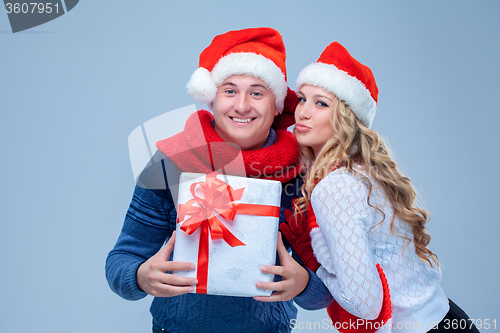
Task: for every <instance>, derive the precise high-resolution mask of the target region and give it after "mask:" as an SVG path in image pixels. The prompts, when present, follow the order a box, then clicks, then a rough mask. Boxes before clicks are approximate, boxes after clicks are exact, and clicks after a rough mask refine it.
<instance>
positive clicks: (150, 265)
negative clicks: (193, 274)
mask: <svg viewBox="0 0 500 333" xmlns="http://www.w3.org/2000/svg"><path fill="white" fill-rule="evenodd" d="M174 244H175V231H174V233H173V234H172V237H170V240H169V241H168V242H167V244H165V246H163V247H162V248H161V249H160V250H159V251H158V252H157V253H156V254H155V255H154V256H152V257H151V258H149V259H148V260H147V261H146V262H144V263H143V264H142V265H141V266H139V269H138V270H137V283H138V284H139V287H140V288H141V289H142V290H143V291H145V292H146V293H148V294H149V295H153V296H156V297H172V296H177V295H182V294H186V293H189V292H191V291H193V290H194V287H193V285H196V284H197V283H198V281H197V280H196V279H193V278H188V277H181V276H176V275H174V274H167V271H187V270H193V269H195V265H194V264H193V263H189V262H177V261H168V259H169V258H170V253H172V250H173V248H174Z"/></svg>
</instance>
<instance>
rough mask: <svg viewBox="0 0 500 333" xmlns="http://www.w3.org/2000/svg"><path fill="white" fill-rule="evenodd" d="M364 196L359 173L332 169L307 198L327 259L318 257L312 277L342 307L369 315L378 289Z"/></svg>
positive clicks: (373, 314) (378, 303)
mask: <svg viewBox="0 0 500 333" xmlns="http://www.w3.org/2000/svg"><path fill="white" fill-rule="evenodd" d="M367 197H368V190H367V188H366V186H365V185H364V183H363V182H362V181H361V180H360V179H359V178H357V177H355V176H353V175H351V174H350V173H348V172H347V171H345V172H332V173H330V174H329V175H328V176H327V177H326V178H324V179H323V180H322V181H321V182H319V183H318V185H317V186H316V187H315V189H314V191H313V193H312V197H311V203H312V207H313V209H314V213H315V215H316V221H317V223H318V226H319V228H320V230H321V233H322V235H323V237H324V239H325V243H326V247H327V253H328V254H329V258H325V257H322V256H318V261H319V262H320V264H321V265H322V267H320V268H319V269H318V271H317V274H318V276H319V277H320V278H321V279H322V280H323V282H324V283H325V285H326V286H327V288H328V289H329V290H330V292H331V293H332V295H333V297H334V298H335V300H336V301H337V302H338V303H339V304H340V305H341V306H342V308H344V309H345V310H346V311H348V312H350V313H351V314H353V315H355V316H358V317H360V318H364V319H375V318H377V316H378V315H379V313H380V309H381V307H382V298H383V293H382V284H381V281H380V276H379V274H378V272H377V269H376V261H375V260H374V258H373V253H372V249H371V248H370V244H369V241H368V235H367V232H368V228H369V226H371V225H373V221H372V217H371V214H370V207H369V206H368V204H367ZM318 250H319V249H316V248H315V249H314V251H315V253H317V254H318V253H319V252H321V251H318ZM323 250H324V249H323ZM326 260H329V262H326Z"/></svg>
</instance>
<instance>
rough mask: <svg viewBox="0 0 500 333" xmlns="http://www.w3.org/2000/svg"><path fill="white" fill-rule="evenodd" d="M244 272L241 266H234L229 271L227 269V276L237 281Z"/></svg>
mask: <svg viewBox="0 0 500 333" xmlns="http://www.w3.org/2000/svg"><path fill="white" fill-rule="evenodd" d="M242 273H243V271H242V270H241V268H238V267H232V268H230V269H229V270H228V271H227V276H228V277H229V278H230V279H231V280H233V281H235V280H238V279H239V278H240V277H241V274H242Z"/></svg>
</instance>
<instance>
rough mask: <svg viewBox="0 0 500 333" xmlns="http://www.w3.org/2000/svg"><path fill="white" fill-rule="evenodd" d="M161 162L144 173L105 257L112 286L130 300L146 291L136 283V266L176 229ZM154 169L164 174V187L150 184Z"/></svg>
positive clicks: (157, 173) (137, 298) (158, 173)
mask: <svg viewBox="0 0 500 333" xmlns="http://www.w3.org/2000/svg"><path fill="white" fill-rule="evenodd" d="M161 166H162V163H159V164H157V165H155V166H153V167H152V168H153V169H145V171H143V174H141V177H140V179H139V181H138V185H136V187H135V190H134V195H133V197H132V201H131V203H130V206H129V208H128V211H127V214H126V216H125V222H124V224H123V228H122V230H121V232H120V235H119V237H118V240H117V242H116V244H115V246H114V248H113V249H112V250H111V251H110V252H109V254H108V257H107V259H106V267H105V270H106V279H107V281H108V284H109V286H110V287H111V289H112V290H113V291H114V292H115V293H117V294H118V295H119V296H121V297H123V298H124V299H127V300H139V299H141V298H144V297H145V296H146V295H147V294H146V293H145V292H144V291H143V290H141V289H140V288H139V285H138V284H137V270H138V269H139V266H140V265H141V264H142V263H143V262H145V261H146V260H147V259H149V258H150V257H152V256H153V255H154V254H155V253H156V252H158V250H159V249H160V248H161V247H162V246H163V244H164V242H165V241H166V240H167V239H169V238H170V236H171V235H172V232H173V231H174V230H175V218H176V211H175V206H174V204H173V201H172V197H171V195H170V191H169V190H168V185H166V182H165V180H164V179H162V177H163V174H164V173H163V172H162V168H161ZM155 173H156V176H158V175H160V176H161V178H159V179H162V181H163V189H162V188H161V186H156V187H151V186H149V185H150V184H148V182H150V181H151V179H153V178H154V175H155ZM141 180H142V183H141ZM144 183H146V184H144ZM148 187H149V188H148ZM150 188H154V189H150Z"/></svg>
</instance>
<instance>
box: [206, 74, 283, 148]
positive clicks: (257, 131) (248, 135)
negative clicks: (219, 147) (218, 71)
mask: <svg viewBox="0 0 500 333" xmlns="http://www.w3.org/2000/svg"><path fill="white" fill-rule="evenodd" d="M213 112H214V119H215V127H214V128H215V131H216V132H217V133H218V134H219V135H220V137H221V138H222V139H223V140H224V141H226V142H232V143H235V144H237V145H238V146H239V147H240V148H241V150H253V149H259V148H261V147H262V146H263V145H264V143H265V142H266V140H267V136H268V135H269V129H270V128H271V125H272V124H273V121H274V116H276V115H277V114H278V113H279V112H278V110H277V109H276V104H275V102H274V94H273V93H272V91H271V89H269V88H268V86H267V84H266V83H265V82H264V81H262V80H261V79H259V78H256V77H254V76H251V75H233V76H230V77H228V78H227V79H225V80H224V81H223V82H222V83H221V85H220V86H219V87H218V88H217V94H216V95H215V100H214V103H213Z"/></svg>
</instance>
